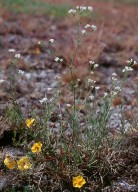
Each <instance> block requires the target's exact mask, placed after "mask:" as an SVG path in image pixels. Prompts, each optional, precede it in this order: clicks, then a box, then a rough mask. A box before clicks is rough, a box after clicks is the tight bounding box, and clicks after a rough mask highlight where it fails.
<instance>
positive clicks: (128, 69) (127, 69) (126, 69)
mask: <svg viewBox="0 0 138 192" xmlns="http://www.w3.org/2000/svg"><path fill="white" fill-rule="evenodd" d="M128 71H133V69H132V68H131V67H128V66H126V67H125V68H124V69H123V70H122V72H123V73H125V72H128Z"/></svg>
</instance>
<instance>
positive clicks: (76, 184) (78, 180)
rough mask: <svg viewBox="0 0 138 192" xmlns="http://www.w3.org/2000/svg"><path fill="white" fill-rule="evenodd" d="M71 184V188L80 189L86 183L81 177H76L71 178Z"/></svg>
mask: <svg viewBox="0 0 138 192" xmlns="http://www.w3.org/2000/svg"><path fill="white" fill-rule="evenodd" d="M72 182H73V187H76V188H81V187H82V186H83V185H84V184H85V183H86V181H85V179H84V178H83V177H82V176H81V175H78V176H77V177H73V179H72Z"/></svg>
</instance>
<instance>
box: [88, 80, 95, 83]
mask: <svg viewBox="0 0 138 192" xmlns="http://www.w3.org/2000/svg"><path fill="white" fill-rule="evenodd" d="M88 83H96V81H94V80H92V79H88Z"/></svg>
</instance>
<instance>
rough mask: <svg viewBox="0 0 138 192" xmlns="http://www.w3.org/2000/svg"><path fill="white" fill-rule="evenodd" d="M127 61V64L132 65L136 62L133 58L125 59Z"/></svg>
mask: <svg viewBox="0 0 138 192" xmlns="http://www.w3.org/2000/svg"><path fill="white" fill-rule="evenodd" d="M127 63H128V64H133V65H136V64H137V62H136V61H135V60H133V59H130V60H127Z"/></svg>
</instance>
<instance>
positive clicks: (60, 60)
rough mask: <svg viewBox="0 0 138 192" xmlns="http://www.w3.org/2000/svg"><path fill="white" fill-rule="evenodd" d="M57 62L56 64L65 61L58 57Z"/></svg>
mask: <svg viewBox="0 0 138 192" xmlns="http://www.w3.org/2000/svg"><path fill="white" fill-rule="evenodd" d="M55 61H56V62H63V59H60V58H59V57H56V58H55Z"/></svg>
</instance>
